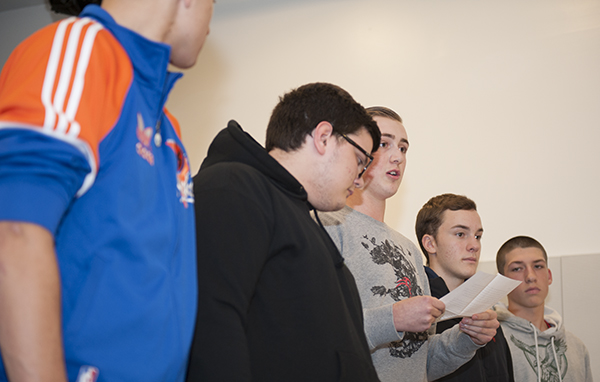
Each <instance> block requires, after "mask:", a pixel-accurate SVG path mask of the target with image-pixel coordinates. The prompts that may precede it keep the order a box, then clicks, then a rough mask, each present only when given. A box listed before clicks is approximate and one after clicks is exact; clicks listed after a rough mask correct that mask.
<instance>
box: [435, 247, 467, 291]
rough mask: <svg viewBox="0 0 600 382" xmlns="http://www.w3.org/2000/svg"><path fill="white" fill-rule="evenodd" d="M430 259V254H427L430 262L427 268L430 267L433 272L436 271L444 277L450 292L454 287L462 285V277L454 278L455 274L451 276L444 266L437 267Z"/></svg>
mask: <svg viewBox="0 0 600 382" xmlns="http://www.w3.org/2000/svg"><path fill="white" fill-rule="evenodd" d="M431 260H432V258H431V255H429V261H430V262H431V264H430V265H429V268H431V269H432V270H433V271H434V272H435V273H437V275H438V276H440V277H441V278H442V279H444V282H445V283H446V286H447V287H448V290H449V291H450V292H452V291H453V290H454V289H456V288H458V287H459V286H461V285H462V283H464V282H465V280H464V279H460V278H456V277H455V276H452V275H451V274H449V273H447V272H446V271H445V270H444V268H442V267H439V266H438V265H437V264H436V263H434V262H432V261H431Z"/></svg>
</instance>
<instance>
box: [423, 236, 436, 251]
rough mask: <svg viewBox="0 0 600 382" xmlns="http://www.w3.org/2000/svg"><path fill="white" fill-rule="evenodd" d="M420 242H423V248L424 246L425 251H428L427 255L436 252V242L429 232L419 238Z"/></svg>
mask: <svg viewBox="0 0 600 382" xmlns="http://www.w3.org/2000/svg"><path fill="white" fill-rule="evenodd" d="M421 243H422V244H423V248H425V250H426V251H427V253H429V256H431V255H435V254H436V253H437V244H436V242H435V238H434V237H433V236H431V235H429V234H428V235H423V238H421Z"/></svg>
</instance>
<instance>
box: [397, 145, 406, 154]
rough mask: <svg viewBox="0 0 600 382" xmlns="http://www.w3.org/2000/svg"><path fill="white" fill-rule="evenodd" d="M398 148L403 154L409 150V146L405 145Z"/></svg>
mask: <svg viewBox="0 0 600 382" xmlns="http://www.w3.org/2000/svg"><path fill="white" fill-rule="evenodd" d="M398 149H399V150H400V152H401V153H402V154H406V152H407V151H408V147H405V146H400V147H398Z"/></svg>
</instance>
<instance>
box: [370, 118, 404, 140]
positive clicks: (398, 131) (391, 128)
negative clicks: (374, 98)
mask: <svg viewBox="0 0 600 382" xmlns="http://www.w3.org/2000/svg"><path fill="white" fill-rule="evenodd" d="M373 120H374V121H375V122H376V123H377V126H378V127H379V130H380V131H381V135H382V137H383V136H393V137H394V140H395V141H400V140H406V141H408V135H407V134H406V129H405V128H404V125H403V124H402V123H400V122H398V121H395V120H393V119H390V118H385V117H380V116H375V117H373Z"/></svg>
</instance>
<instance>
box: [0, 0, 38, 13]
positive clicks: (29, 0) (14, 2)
mask: <svg viewBox="0 0 600 382" xmlns="http://www.w3.org/2000/svg"><path fill="white" fill-rule="evenodd" d="M45 3H46V2H45V0H0V12H4V11H10V10H13V9H17V8H25V7H32V6H34V5H43V4H45Z"/></svg>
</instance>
